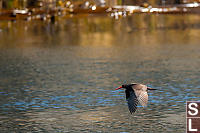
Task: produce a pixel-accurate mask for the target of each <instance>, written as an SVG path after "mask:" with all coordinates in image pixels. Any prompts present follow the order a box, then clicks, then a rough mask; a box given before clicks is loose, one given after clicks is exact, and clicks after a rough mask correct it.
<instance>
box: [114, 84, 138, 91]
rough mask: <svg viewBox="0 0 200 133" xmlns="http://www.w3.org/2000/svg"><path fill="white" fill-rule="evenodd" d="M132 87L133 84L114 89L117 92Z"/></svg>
mask: <svg viewBox="0 0 200 133" xmlns="http://www.w3.org/2000/svg"><path fill="white" fill-rule="evenodd" d="M133 85H134V84H123V85H122V86H120V87H118V88H116V89H115V90H119V89H128V88H130V89H131V87H132V86H133Z"/></svg>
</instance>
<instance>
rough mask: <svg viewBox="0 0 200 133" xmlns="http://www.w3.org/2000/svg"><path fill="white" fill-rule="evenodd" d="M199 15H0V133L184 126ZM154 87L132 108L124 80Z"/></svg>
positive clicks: (198, 62)
mask: <svg viewBox="0 0 200 133" xmlns="http://www.w3.org/2000/svg"><path fill="white" fill-rule="evenodd" d="M199 21H200V17H199V16H198V15H145V14H140V15H134V16H132V17H126V18H122V19H119V20H114V19H113V18H111V17H106V16H89V17H81V18H78V17H76V16H74V17H72V18H65V19H59V20H57V21H56V22H55V23H50V22H43V21H30V22H27V21H16V22H8V21H1V22H0V68H1V69H0V130H1V132H14V131H15V132H28V131H29V132H115V133H116V132H121V133H133V132H134V133H138V132H141V133H143V132H148V133H149V132H158V133H160V132H173V133H174V132H177V133H180V132H185V102H186V100H199V96H200V77H199V75H200V68H199V66H200V52H199V51H200V45H199V42H200V38H199V35H200V23H199ZM131 82H139V83H144V84H147V85H149V86H151V87H154V88H157V89H158V90H157V91H155V92H150V93H149V95H150V96H149V105H148V107H147V108H139V109H138V110H137V112H136V113H135V114H134V115H130V113H129V111H128V107H127V105H126V101H125V96H124V91H123V90H121V91H115V90H114V89H115V88H116V87H118V86H120V85H121V84H123V83H131Z"/></svg>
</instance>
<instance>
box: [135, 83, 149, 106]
mask: <svg viewBox="0 0 200 133" xmlns="http://www.w3.org/2000/svg"><path fill="white" fill-rule="evenodd" d="M133 90H134V92H135V95H136V97H137V99H138V101H139V103H140V104H141V105H142V106H143V107H145V106H147V103H148V94H147V87H146V86H144V85H141V84H138V85H134V86H133Z"/></svg>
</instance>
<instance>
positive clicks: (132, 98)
mask: <svg viewBox="0 0 200 133" xmlns="http://www.w3.org/2000/svg"><path fill="white" fill-rule="evenodd" d="M122 88H123V89H125V93H126V101H127V103H128V108H129V111H130V113H131V114H132V113H134V112H135V111H136V109H137V105H138V103H140V104H141V105H142V106H143V107H145V106H147V103H148V94H147V91H148V90H156V89H153V88H150V87H147V86H146V85H143V84H138V83H131V84H125V85H122V86H120V87H118V88H116V89H115V90H118V89H122Z"/></svg>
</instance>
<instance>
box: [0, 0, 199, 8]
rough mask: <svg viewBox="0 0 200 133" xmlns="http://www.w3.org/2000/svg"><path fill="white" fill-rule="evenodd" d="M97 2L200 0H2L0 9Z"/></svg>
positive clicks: (177, 0)
mask: <svg viewBox="0 0 200 133" xmlns="http://www.w3.org/2000/svg"><path fill="white" fill-rule="evenodd" d="M86 1H88V2H90V3H95V4H96V5H103V6H113V5H141V4H143V3H149V4H151V5H153V6H157V5H169V4H184V3H192V2H199V1H200V0H0V9H1V8H4V9H16V8H17V9H23V8H29V7H41V6H49V7H56V6H59V5H62V4H63V3H67V2H73V3H77V4H80V3H84V2H86Z"/></svg>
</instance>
